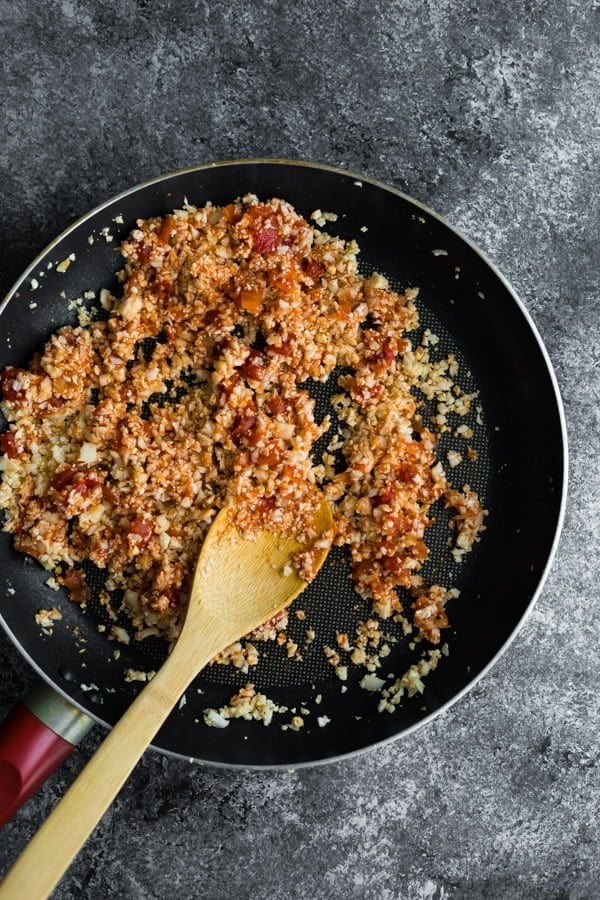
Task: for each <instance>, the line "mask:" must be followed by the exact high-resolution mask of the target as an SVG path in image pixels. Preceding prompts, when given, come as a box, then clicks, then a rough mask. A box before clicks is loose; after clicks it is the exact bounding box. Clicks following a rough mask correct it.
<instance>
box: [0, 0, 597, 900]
mask: <svg viewBox="0 0 600 900" xmlns="http://www.w3.org/2000/svg"><path fill="white" fill-rule="evenodd" d="M599 35H600V6H599V5H598V2H596V0H594V2H586V3H582V2H579V0H547V2H541V0H514V2H512V3H507V4H502V3H497V2H495V0H479V2H468V3H459V2H452V0H441V2H435V0H425V2H422V3H412V2H407V0H390V2H386V0H372V2H362V3H361V2H351V0H341V2H332V0H321V2H316V0H305V2H304V3H302V4H297V3H293V2H288V3H285V2H275V0H267V2H262V3H261V2H258V0H250V2H246V3H237V4H236V3H233V4H228V3H220V2H214V3H210V2H189V3H186V2H176V0H165V2H162V3H160V4H158V3H157V4H154V3H151V2H147V0H138V2H134V0H122V2H121V3H119V4H113V3H110V2H105V0H62V2H48V3H39V2H37V3H36V2H33V3H31V2H25V0H10V2H9V0H0V43H1V46H2V55H3V61H2V70H1V74H0V110H1V118H0V121H1V122H2V126H3V127H2V140H1V142H0V172H1V190H0V291H1V292H2V293H4V291H5V290H8V288H9V287H10V285H11V283H12V281H13V280H14V278H16V276H17V275H18V274H19V272H20V271H21V270H22V269H23V268H24V267H25V265H26V264H27V263H28V262H29V261H30V259H31V258H33V256H34V255H35V254H36V253H37V252H38V251H39V250H40V249H41V248H42V247H43V246H44V245H45V243H47V242H48V240H49V239H50V238H51V237H53V236H54V234H56V233H58V232H59V231H61V230H62V229H63V227H64V226H65V225H66V224H68V222H69V221H71V220H72V219H73V218H74V217H76V216H77V215H79V214H81V213H83V212H85V211H86V210H87V209H88V208H90V207H92V206H94V205H96V204H97V203H98V202H100V201H101V200H103V199H106V198H107V197H109V196H110V195H111V194H113V193H116V192H117V191H120V190H122V189H125V188H126V187H128V186H130V185H132V184H135V183H136V182H138V181H141V180H143V179H146V178H149V177H152V176H154V175H158V174H160V173H162V172H166V171H169V170H171V169H174V168H177V167H182V166H188V165H192V164H194V163H201V162H204V161H209V160H214V159H226V158H234V157H245V156H272V157H292V158H304V159H308V160H314V161H323V162H328V163H331V164H335V165H339V166H343V167H347V168H350V169H352V170H356V171H359V172H362V173H364V174H365V175H370V176H373V177H376V178H378V179H381V180H383V181H386V182H388V183H390V184H392V185H395V186H397V187H399V188H401V189H402V190H404V191H406V192H407V193H409V194H411V195H413V196H415V197H416V198H418V199H419V200H421V201H424V202H426V203H428V204H429V205H431V206H432V207H433V208H434V209H436V210H437V211H438V212H440V213H442V214H444V215H445V216H447V218H448V219H449V220H450V221H451V222H452V223H453V224H454V225H455V226H457V227H458V228H459V229H461V230H462V231H464V233H466V234H467V235H468V236H469V237H470V238H471V239H472V240H474V241H475V242H476V243H477V244H478V245H479V246H480V247H482V249H483V250H484V251H485V252H486V253H487V254H488V255H489V256H490V257H491V258H492V259H493V260H494V261H495V262H496V264H497V265H498V266H499V267H500V269H501V270H502V271H503V272H504V274H505V275H506V276H507V277H508V279H509V280H510V281H511V283H512V284H513V285H514V286H515V288H516V289H517V291H518V292H519V293H520V295H521V297H522V299H523V300H524V302H525V304H526V306H527V307H528V309H529V310H530V312H531V313H532V315H533V317H534V319H535V322H536V324H537V326H538V328H539V330H540V332H541V335H542V337H543V339H544V341H545V342H546V346H547V348H548V350H549V353H550V356H551V358H552V361H553V364H554V366H555V369H556V373H557V376H558V380H559V384H560V388H561V391H562V395H563V398H564V403H565V407H566V414H567V421H568V429H569V436H570V453H571V462H570V477H571V488H570V500H569V505H568V510H567V517H566V525H565V530H564V534H563V537H562V540H561V544H560V548H559V551H558V555H557V559H556V562H555V565H554V567H553V569H552V572H551V574H550V576H549V578H548V581H547V583H546V586H545V588H544V591H543V593H542V596H541V597H540V599H539V602H538V604H537V606H536V608H535V610H534V612H533V615H532V616H531V618H530V619H529V621H528V623H527V625H526V627H525V628H524V629H523V630H522V632H521V633H520V634H519V636H518V637H517V639H516V640H515V642H514V644H513V645H512V646H511V648H510V649H509V651H508V652H507V653H506V655H505V656H504V657H503V658H502V659H501V661H500V662H499V663H498V664H497V665H496V666H495V668H494V669H493V670H492V672H491V673H490V674H488V675H487V676H486V677H485V678H484V680H483V681H482V682H481V683H480V684H479V685H478V686H477V687H476V689H475V690H473V691H472V692H471V693H470V694H469V695H468V696H467V697H466V698H465V699H463V700H461V701H460V702H459V703H458V704H457V705H456V706H454V707H453V708H452V709H451V710H450V711H449V712H447V713H446V714H444V715H443V716H441V717H440V718H438V719H437V720H436V721H435V723H434V724H433V725H432V726H430V727H428V728H427V729H426V730H421V731H418V732H417V733H416V734H414V735H413V736H411V737H409V738H407V739H405V740H403V741H401V742H397V743H395V744H392V745H391V746H388V747H386V748H385V749H383V750H379V751H373V752H369V753H366V754H365V755H363V756H361V757H360V758H356V759H353V760H352V761H349V762H342V763H338V764H334V765H330V766H327V767H324V768H318V769H314V770H305V771H299V772H296V773H288V774H275V775H274V774H268V773H267V774H252V775H244V774H241V773H228V772H223V771H205V770H198V769H196V768H191V767H188V766H187V765H186V764H182V763H181V762H178V761H175V760H171V759H166V758H161V757H159V756H158V755H152V754H151V755H148V756H147V757H146V758H144V760H143V761H142V763H141V764H140V765H139V767H138V768H137V770H136V771H135V773H134V775H133V777H132V779H131V781H130V782H129V784H128V785H127V786H126V788H125V789H124V791H123V792H122V794H121V795H120V797H119V798H118V799H117V801H116V802H115V804H114V806H113V807H112V809H111V810H110V812H109V813H108V814H107V815H106V817H105V818H104V820H103V821H102V823H101V824H100V825H99V827H98V829H97V830H96V832H95V833H94V835H93V837H92V838H91V840H90V842H89V843H88V845H87V846H86V847H85V849H84V850H83V851H82V853H81V854H80V856H79V858H78V859H77V861H76V862H75V863H74V865H73V867H72V868H71V870H70V872H69V873H68V875H67V876H66V877H65V879H64V881H63V882H62V884H61V885H60V886H59V888H58V889H57V891H56V894H55V896H56V897H57V898H60V900H72V898H93V900H96V898H113V897H115V898H116V897H121V898H132V900H142V898H144V900H145V898H157V900H162V898H172V900H175V898H177V900H180V898H181V900H183V898H186V900H187V898H211V900H227V898H231V897H236V898H239V900H246V898H248V900H249V898H256V900H262V898H267V897H269V898H280V897H281V898H288V897H289V898H305V897H314V898H315V900H320V898H332V900H333V898H335V900H337V898H340V900H341V898H348V900H350V898H352V900H354V898H361V900H371V898H373V900H375V898H377V900H395V898H411V900H412V898H420V900H442V898H503V900H504V898H506V900H513V898H515V900H516V898H552V900H567V898H569V900H583V898H586V900H587V898H589V900H593V898H596V897H598V896H599V895H600V887H599V884H600V853H599V851H600V840H599V832H598V813H599V807H600V777H599V759H600V755H599V743H600V741H599V737H600V725H599V723H600V657H599V653H598V645H599V638H600V626H599V624H598V623H599V618H600V617H599V614H598V594H599V591H598V580H599V579H598V575H599V565H598V547H599V543H600V542H599V528H598V519H599V514H600V487H599V479H598V457H599V453H600V440H599V427H598V426H599V417H598V403H599V388H600V377H599V367H600V347H599V333H600V328H599V326H600V311H599V299H598V271H599V269H600V252H599V246H600V243H599V241H598V224H599V221H598V197H599V196H600V180H599V175H598V169H599V167H598V156H599V150H600V132H599V115H598V113H599V110H598V97H599V95H600V77H599V63H600V52H599V48H598V38H599ZM31 680H32V676H31V672H30V670H29V669H28V668H27V666H26V664H25V663H24V662H23V661H22V660H21V659H20V657H19V656H18V654H17V653H16V651H15V650H14V649H13V648H12V646H11V645H10V644H9V643H8V641H7V640H6V639H5V638H4V637H1V638H0V713H1V714H3V713H4V712H5V711H6V710H7V709H8V708H9V706H10V704H11V703H12V701H13V699H14V698H15V697H17V696H19V695H20V694H21V693H22V692H23V691H24V689H25V688H26V686H27V685H28V684H29V683H30V682H31ZM99 739H100V733H99V732H94V733H93V734H92V735H91V736H90V737H89V738H88V739H87V740H86V742H85V744H84V746H83V748H82V750H81V752H80V753H79V754H78V755H77V756H76V757H74V758H72V759H71V760H70V761H69V762H68V763H67V764H66V765H65V767H64V769H63V770H62V771H61V772H60V774H57V775H55V776H54V777H53V778H52V779H51V781H50V782H49V783H48V784H47V785H46V786H45V787H44V788H43V789H42V791H41V792H40V793H39V794H38V795H37V797H36V798H35V799H34V800H32V801H31V802H30V803H29V804H28V805H27V806H26V807H25V808H24V809H23V810H22V811H21V812H20V813H19V814H18V815H17V816H16V817H15V819H14V820H13V821H12V822H11V823H10V824H9V825H7V826H6V828H5V829H4V830H3V831H2V835H1V838H0V870H1V871H4V870H5V869H6V868H7V867H8V865H9V864H10V862H11V861H12V860H13V859H14V858H15V857H16V855H17V854H18V853H19V851H20V849H21V848H22V847H23V846H24V844H25V842H26V841H27V839H28V838H29V836H30V835H31V834H32V833H33V831H34V830H35V828H36V827H37V826H38V825H39V824H40V823H41V822H42V821H43V819H44V817H45V816H46V815H47V814H48V812H49V810H50V809H51V807H52V805H53V804H54V802H55V801H56V799H57V798H58V797H59V796H60V794H61V793H62V792H63V791H64V789H65V786H66V785H67V784H68V783H70V781H71V780H72V779H73V777H74V775H75V774H76V772H77V771H78V770H79V769H80V767H81V765H82V763H83V760H84V759H85V757H87V756H88V755H89V754H90V753H91V751H92V750H93V749H94V746H95V745H96V743H97V742H98V741H99Z"/></svg>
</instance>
